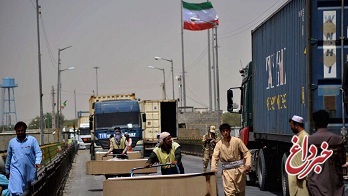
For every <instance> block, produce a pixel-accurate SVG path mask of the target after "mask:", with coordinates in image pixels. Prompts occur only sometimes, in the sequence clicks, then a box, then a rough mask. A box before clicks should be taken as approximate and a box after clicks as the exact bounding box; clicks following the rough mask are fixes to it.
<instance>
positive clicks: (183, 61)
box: [180, 0, 186, 108]
mask: <svg viewBox="0 0 348 196" xmlns="http://www.w3.org/2000/svg"><path fill="white" fill-rule="evenodd" d="M180 5H181V7H180V13H181V59H182V83H183V84H182V86H183V100H180V101H183V102H184V108H186V83H185V60H184V57H185V55H184V24H183V18H182V8H183V5H182V0H180Z"/></svg>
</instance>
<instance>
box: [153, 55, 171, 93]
mask: <svg viewBox="0 0 348 196" xmlns="http://www.w3.org/2000/svg"><path fill="white" fill-rule="evenodd" d="M155 59H156V60H165V61H168V62H171V64H172V67H171V71H172V88H173V99H175V95H174V70H173V59H165V58H161V57H157V56H156V57H155Z"/></svg>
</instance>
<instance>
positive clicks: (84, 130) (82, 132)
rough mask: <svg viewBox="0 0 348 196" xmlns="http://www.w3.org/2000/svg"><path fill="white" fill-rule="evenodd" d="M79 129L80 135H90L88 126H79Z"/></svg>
mask: <svg viewBox="0 0 348 196" xmlns="http://www.w3.org/2000/svg"><path fill="white" fill-rule="evenodd" d="M79 130H80V135H90V134H91V130H89V128H79Z"/></svg>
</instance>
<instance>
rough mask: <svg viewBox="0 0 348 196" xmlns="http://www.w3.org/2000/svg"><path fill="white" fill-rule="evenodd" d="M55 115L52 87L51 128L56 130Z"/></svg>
mask: <svg viewBox="0 0 348 196" xmlns="http://www.w3.org/2000/svg"><path fill="white" fill-rule="evenodd" d="M55 120H56V113H55V112H54V86H52V119H51V121H52V122H51V123H52V128H56V121H55Z"/></svg>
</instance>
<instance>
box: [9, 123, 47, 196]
mask: <svg viewBox="0 0 348 196" xmlns="http://www.w3.org/2000/svg"><path fill="white" fill-rule="evenodd" d="M14 129H15V130H16V134H17V137H15V138H12V139H11V140H10V142H9V145H8V149H7V158H6V165H5V171H6V176H7V177H9V185H8V190H9V192H10V193H11V195H14V196H16V195H22V194H23V193H24V192H26V191H27V190H28V189H29V187H30V185H31V182H33V181H34V180H35V179H36V178H37V176H36V173H37V171H36V169H37V168H40V167H41V160H42V152H41V149H40V146H39V144H38V142H37V140H36V139H35V138H34V137H33V136H30V135H27V134H26V130H27V125H26V124H25V123H24V122H22V121H20V122H17V124H16V125H15V127H14Z"/></svg>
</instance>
